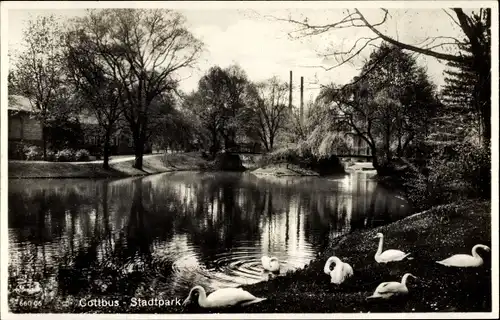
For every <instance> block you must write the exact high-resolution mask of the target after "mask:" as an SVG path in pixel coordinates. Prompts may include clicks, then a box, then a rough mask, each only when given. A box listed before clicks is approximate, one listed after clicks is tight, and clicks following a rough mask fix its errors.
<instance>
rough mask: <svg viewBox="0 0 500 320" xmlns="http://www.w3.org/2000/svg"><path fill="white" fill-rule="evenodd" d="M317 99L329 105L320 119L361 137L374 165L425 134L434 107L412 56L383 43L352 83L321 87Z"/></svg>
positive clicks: (402, 152)
mask: <svg viewBox="0 0 500 320" xmlns="http://www.w3.org/2000/svg"><path fill="white" fill-rule="evenodd" d="M319 99H322V100H323V101H324V102H323V103H324V104H326V105H329V106H330V107H328V108H326V109H324V111H323V114H325V116H323V118H324V119H325V118H329V119H331V120H330V121H331V122H334V123H333V127H331V128H328V129H329V130H332V129H333V130H336V131H338V132H343V133H344V134H345V135H347V136H353V137H358V138H359V139H361V140H363V141H364V142H365V143H366V144H367V145H368V147H369V148H370V149H371V153H372V155H374V166H375V168H377V169H379V167H381V166H387V165H388V164H389V163H390V162H391V160H392V158H393V157H394V155H396V156H398V157H401V156H404V155H407V150H408V147H409V146H410V145H411V144H412V143H415V142H417V141H418V140H423V139H425V136H426V133H427V132H428V130H429V127H430V119H431V118H432V116H433V115H434V113H435V112H436V109H437V106H438V101H437V100H436V98H435V86H434V85H433V84H432V83H431V82H430V80H429V79H428V77H427V75H426V73H425V70H424V69H423V68H421V67H419V66H418V65H417V63H416V60H415V58H413V57H411V56H410V55H409V54H407V53H405V52H403V50H401V49H400V48H398V47H394V46H391V45H387V44H383V45H382V46H381V47H380V48H378V49H377V50H375V51H374V52H373V53H372V54H371V56H370V60H369V61H368V62H367V63H366V64H365V65H364V67H363V68H362V71H361V75H360V76H358V77H355V78H354V79H353V81H352V83H351V84H348V85H346V86H343V87H339V86H336V85H331V86H329V87H326V88H324V89H323V90H322V92H321V95H320V97H319ZM332 138H334V137H330V139H332Z"/></svg>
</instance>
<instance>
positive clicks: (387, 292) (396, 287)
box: [367, 273, 417, 299]
mask: <svg viewBox="0 0 500 320" xmlns="http://www.w3.org/2000/svg"><path fill="white" fill-rule="evenodd" d="M408 277H413V278H415V279H417V277H415V276H414V275H412V274H411V273H406V274H405V275H404V276H403V279H402V280H401V282H397V281H392V282H382V283H381V284H379V285H378V287H377V288H376V289H375V292H374V293H373V294H372V295H371V296H369V297H367V299H376V298H380V299H389V298H390V297H392V296H394V295H403V294H407V293H408V287H407V286H406V280H407V279H408Z"/></svg>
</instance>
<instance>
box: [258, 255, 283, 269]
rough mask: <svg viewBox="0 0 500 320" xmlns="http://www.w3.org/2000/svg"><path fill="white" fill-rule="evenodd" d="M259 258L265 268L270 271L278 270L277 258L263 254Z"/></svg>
mask: <svg viewBox="0 0 500 320" xmlns="http://www.w3.org/2000/svg"><path fill="white" fill-rule="evenodd" d="M260 260H261V262H262V266H263V267H264V269H265V270H267V271H271V272H278V271H279V270H280V262H279V260H278V258H276V257H268V256H263V257H262V259H260Z"/></svg>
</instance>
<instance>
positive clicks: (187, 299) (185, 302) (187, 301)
mask: <svg viewBox="0 0 500 320" xmlns="http://www.w3.org/2000/svg"><path fill="white" fill-rule="evenodd" d="M189 301H190V300H189V297H188V298H186V300H184V302H183V303H182V306H183V307H185V306H187V305H188V304H189Z"/></svg>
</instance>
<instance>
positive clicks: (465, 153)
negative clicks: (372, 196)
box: [403, 143, 491, 210]
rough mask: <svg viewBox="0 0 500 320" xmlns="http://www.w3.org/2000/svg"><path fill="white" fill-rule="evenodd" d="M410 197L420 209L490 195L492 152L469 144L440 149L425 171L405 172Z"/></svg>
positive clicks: (434, 154) (405, 181) (406, 186)
mask: <svg viewBox="0 0 500 320" xmlns="http://www.w3.org/2000/svg"><path fill="white" fill-rule="evenodd" d="M403 179H404V186H405V188H406V191H407V192H406V193H407V197H408V199H409V200H410V201H411V202H412V204H413V205H414V206H415V207H416V208H417V209H420V210H424V209H427V208H430V207H432V206H435V205H440V204H447V203H451V202H454V201H459V200H462V199H464V198H468V197H486V198H489V197H490V195H491V152H490V150H487V149H485V148H483V147H482V146H477V145H473V144H470V143H460V144H455V145H454V146H452V147H450V146H449V145H447V146H443V147H442V148H437V149H436V150H435V152H434V153H433V154H432V156H431V158H430V160H429V161H428V162H427V166H426V167H425V168H424V170H420V172H417V170H410V171H408V172H407V173H405V176H404V177H403Z"/></svg>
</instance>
